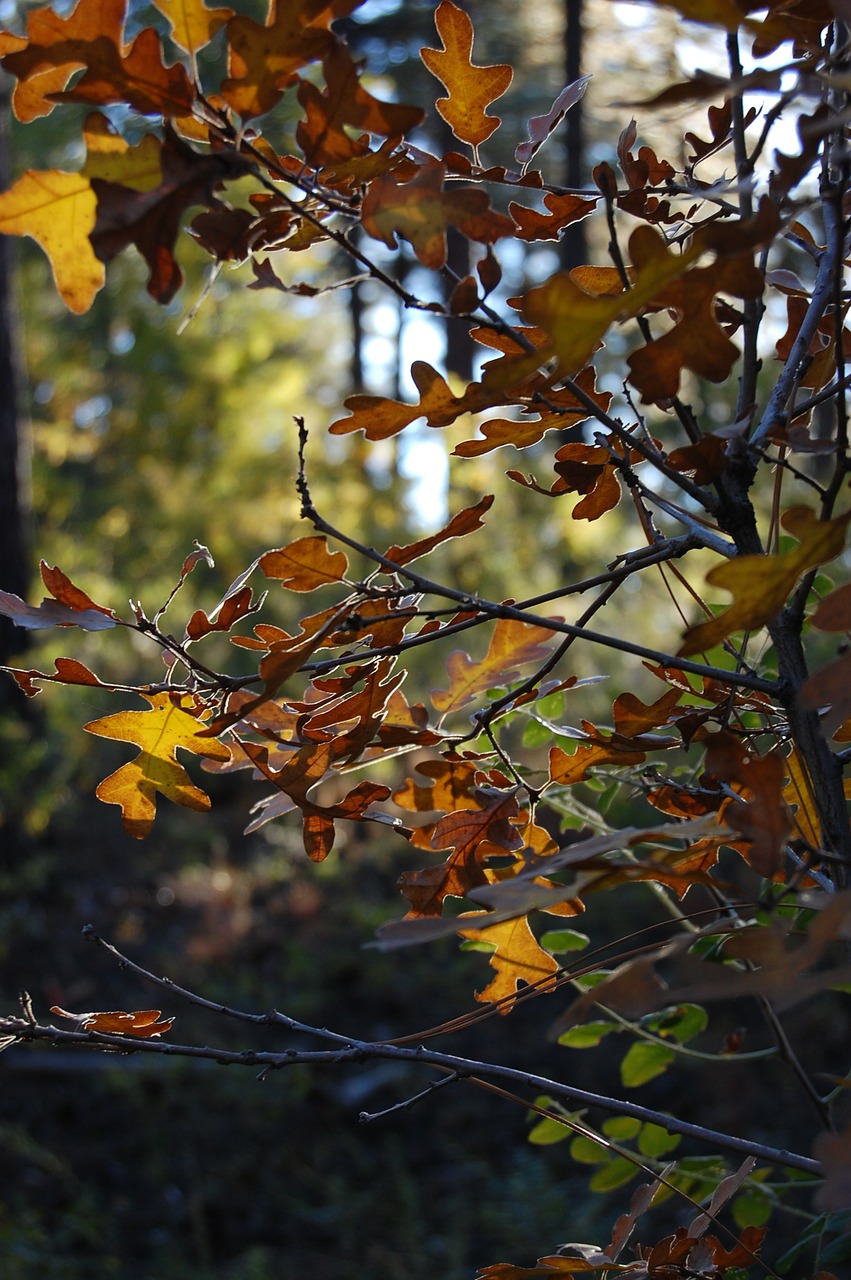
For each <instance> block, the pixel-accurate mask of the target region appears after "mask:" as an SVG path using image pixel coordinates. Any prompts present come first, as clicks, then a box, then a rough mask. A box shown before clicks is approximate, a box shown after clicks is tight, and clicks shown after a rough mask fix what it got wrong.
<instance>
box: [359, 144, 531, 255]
mask: <svg viewBox="0 0 851 1280" xmlns="http://www.w3.org/2000/svg"><path fill="white" fill-rule="evenodd" d="M445 176H446V167H445V165H442V164H440V163H439V162H438V161H429V162H428V163H427V164H424V165H422V166H421V167H420V169H419V170H418V171H417V173H416V174H415V176H414V177H413V178H412V179H411V180H410V181H409V182H404V183H399V182H397V181H396V179H395V175H394V174H392V173H390V174H386V175H384V176H383V177H380V178H376V179H375V181H374V182H372V183H370V186H369V187H368V189H367V193H366V196H365V197H364V202H363V209H362V213H361V222H362V225H363V229H364V231H366V232H367V234H368V235H371V236H372V237H373V238H374V239H376V240H381V241H383V243H384V244H386V245H387V247H388V248H390V249H395V248H396V237H397V236H399V237H401V238H402V239H403V240H407V241H408V243H409V244H410V245H411V247H412V248H413V250H414V253H415V254H416V255H417V257H418V258H419V260H420V262H421V263H422V264H423V266H425V267H430V268H431V269H432V270H433V271H438V270H439V269H440V268H441V267H442V266H444V265H445V263H446V232H447V228H449V227H457V229H458V230H459V231H460V232H462V234H463V235H465V236H467V238H468V239H470V240H476V241H478V242H479V243H480V244H493V243H494V241H495V240H499V239H500V238H501V237H502V236H509V235H511V233H512V231H513V229H514V227H513V223H512V221H511V219H510V218H506V217H505V215H504V214H502V213H496V212H495V211H494V210H493V209H492V208H491V206H490V201H489V199H488V197H487V194H486V192H484V191H481V190H478V189H473V188H465V187H454V186H453V187H452V188H450V189H449V190H446V191H444V189H443V180H444V178H445Z"/></svg>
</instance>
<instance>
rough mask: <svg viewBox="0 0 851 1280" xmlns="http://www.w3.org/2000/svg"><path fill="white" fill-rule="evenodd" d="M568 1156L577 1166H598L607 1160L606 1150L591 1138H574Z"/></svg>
mask: <svg viewBox="0 0 851 1280" xmlns="http://www.w3.org/2000/svg"><path fill="white" fill-rule="evenodd" d="M570 1154H571V1156H572V1157H573V1159H574V1160H576V1161H577V1162H578V1163H579V1164H600V1163H601V1162H602V1161H604V1160H606V1161H607V1160H608V1159H609V1153H608V1151H607V1150H606V1148H605V1147H603V1146H601V1145H600V1143H599V1142H595V1141H594V1139H593V1138H582V1137H576V1138H574V1139H573V1141H572V1142H571V1144H570Z"/></svg>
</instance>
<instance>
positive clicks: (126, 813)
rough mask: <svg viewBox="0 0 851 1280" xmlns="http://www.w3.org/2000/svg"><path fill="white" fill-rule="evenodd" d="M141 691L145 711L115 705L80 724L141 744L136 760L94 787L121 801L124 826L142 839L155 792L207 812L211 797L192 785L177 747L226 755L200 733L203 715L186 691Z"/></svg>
mask: <svg viewBox="0 0 851 1280" xmlns="http://www.w3.org/2000/svg"><path fill="white" fill-rule="evenodd" d="M142 697H143V698H144V699H145V701H146V702H149V703H150V704H151V705H150V710H149V711H119V712H117V713H116V714H115V715H111V716H104V718H103V719H101V720H90V721H89V723H88V724H84V725H83V728H84V729H85V730H86V732H87V733H94V734H97V736H98V737H101V738H113V739H115V741H117V742H130V743H133V744H134V746H137V747H138V748H139V754H138V756H136V758H135V760H130V761H129V762H128V763H127V764H124V765H122V766H121V768H120V769H118V770H116V772H115V773H112V774H110V775H109V777H108V778H104V780H103V782H101V783H100V784H99V785H98V788H97V791H96V792H95V794H96V795H97V797H98V799H99V800H102V801H103V802H104V804H117V805H119V806H120V808H121V814H122V818H123V821H124V828H125V830H126V831H127V832H128V834H129V835H131V836H133V837H134V838H135V839H137V840H143V839H144V838H145V836H147V835H148V834H149V833H150V830H151V827H152V826H153V824H154V818H155V816H156V795H157V792H159V793H160V794H161V795H164V796H165V797H166V798H167V799H169V800H172V801H173V802H174V803H175V804H180V805H184V806H185V807H186V808H189V809H197V810H200V811H201V812H205V811H206V810H207V809H209V808H210V797H209V796H208V795H207V794H206V792H204V791H202V790H201V789H200V787H196V786H195V784H194V783H193V782H192V780H191V779H190V777H189V774H188V773H187V772H186V770H185V769H184V768H183V765H182V764H180V763H179V762H178V760H177V756H176V751H177V748H178V747H180V748H181V749H183V750H185V751H192V752H193V753H194V754H195V755H199V756H204V757H205V758H206V759H208V760H229V759H230V750H229V749H228V747H227V746H226V745H225V744H224V743H223V742H218V741H217V740H216V739H215V738H209V737H207V738H204V737H201V732H202V730H203V729H204V727H205V725H204V721H203V720H200V719H199V718H198V715H197V711H198V707H197V704H196V702H195V700H194V699H193V698H192V697H191V696H190V695H188V694H173V693H154V694H142Z"/></svg>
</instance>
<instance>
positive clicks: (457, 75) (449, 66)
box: [420, 0, 514, 147]
mask: <svg viewBox="0 0 851 1280" xmlns="http://www.w3.org/2000/svg"><path fill="white" fill-rule="evenodd" d="M434 21H435V25H436V27H437V34H438V35H439V36H440V38H441V40H442V41H443V48H442V49H421V50H420V57H421V58H422V60H423V63H424V64H425V66H426V67H427V68H428V70H429V71H430V72H431V73H432V75H433V76H436V77H437V79H438V80H440V82H441V83H442V84H443V85H444V86H445V88H446V90H447V92H448V93H449V97H448V98H438V99H437V102H436V103H435V106H436V107H437V109H438V111H439V112H440V114H441V115H442V116H443V118H444V120H445V121H446V123H447V124H448V125H449V127H450V129H451V130H452V132H453V133H454V134H455V137H456V138H459V139H460V140H461V142H466V143H468V144H469V145H470V146H472V147H478V146H480V144H481V143H483V142H484V141H485V139H487V138H489V137H490V136H491V134H492V133H493V132H494V130H496V129H498V128H499V126H500V123H501V121H500V118H499V116H489V115H487V114H486V110H485V109H486V108H487V107H489V106H490V104H491V103H492V102H495V101H496V99H497V98H501V97H502V95H503V94H504V93H505V91H506V89H507V88H508V86H509V85H510V84H511V80H512V77H513V75H514V72H513V70H512V68H511V67H510V66H507V65H505V64H502V63H500V64H496V65H494V66H489V67H479V66H476V65H475V64H474V63H473V61H472V53H473V24H472V22H471V21H470V19H469V17H468V16H467V14H466V13H465V12H464V10H463V9H459V8H458V6H457V5H454V4H452V3H451V0H443V2H442V4H440V5H439V6H438V8H437V10H436V12H435V15H434Z"/></svg>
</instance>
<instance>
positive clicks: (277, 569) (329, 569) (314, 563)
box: [259, 537, 349, 591]
mask: <svg viewBox="0 0 851 1280" xmlns="http://www.w3.org/2000/svg"><path fill="white" fill-rule="evenodd" d="M259 565H260V568H261V569H262V570H263V572H264V573H265V575H266V577H267V578H278V579H280V582H281V586H282V587H286V588H287V590H289V591H315V590H316V588H317V587H324V586H327V585H328V583H331V582H343V581H344V579H345V574H346V570H347V569H348V567H349V562H348V560H347V559H346V557H345V555H344V554H343V552H342V551H329V550H328V543H327V541H326V540H325V538H324V537H310V538H298V539H297V540H296V541H295V542H291V543H290V544H289V546H288V547H281V548H280V549H279V550H277V551H267V552H266V554H265V555H262V556H261V557H260V560H259Z"/></svg>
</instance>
